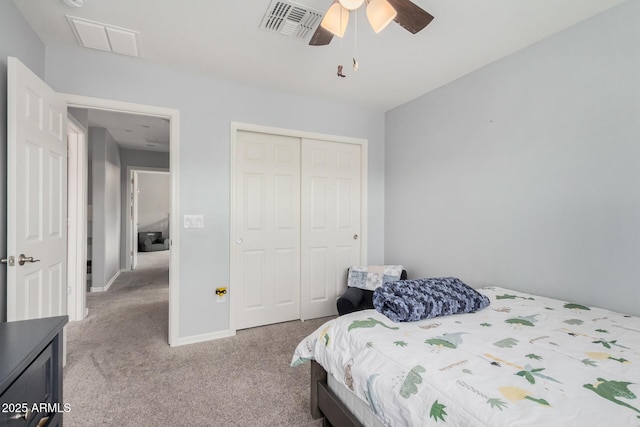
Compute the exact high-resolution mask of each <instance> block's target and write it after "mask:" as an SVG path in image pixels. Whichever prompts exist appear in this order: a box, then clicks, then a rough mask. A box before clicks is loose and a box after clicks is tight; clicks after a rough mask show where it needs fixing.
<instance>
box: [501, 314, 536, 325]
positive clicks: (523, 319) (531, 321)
mask: <svg viewBox="0 0 640 427" xmlns="http://www.w3.org/2000/svg"><path fill="white" fill-rule="evenodd" d="M537 316H538V315H537V314H533V315H531V316H520V317H512V318H511V319H507V320H505V323H510V324H512V325H523V326H534V325H535V324H536V322H537V320H536V317H537Z"/></svg>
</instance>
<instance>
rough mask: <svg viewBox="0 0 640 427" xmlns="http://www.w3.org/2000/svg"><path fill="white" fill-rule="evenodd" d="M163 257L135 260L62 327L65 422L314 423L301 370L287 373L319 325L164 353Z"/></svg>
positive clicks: (277, 328)
mask: <svg viewBox="0 0 640 427" xmlns="http://www.w3.org/2000/svg"><path fill="white" fill-rule="evenodd" d="M168 255H169V253H168V251H166V252H155V253H141V254H139V263H140V265H139V268H138V270H136V272H123V273H122V274H120V276H119V277H118V279H117V280H116V282H115V283H114V284H113V286H112V287H111V289H109V291H107V292H104V293H92V294H88V295H87V306H88V308H89V316H88V317H87V318H86V319H85V320H83V321H81V322H74V323H70V324H69V325H68V327H67V349H68V350H67V366H66V368H65V370H64V402H66V403H69V404H70V405H71V412H69V413H67V414H65V415H64V423H65V425H66V426H71V427H73V426H94V425H110V426H160V425H168V426H319V425H321V422H320V421H314V420H313V419H311V416H310V415H309V365H308V364H306V365H303V366H300V367H297V368H291V367H289V363H290V361H291V357H292V354H293V350H294V348H295V346H296V345H297V344H298V342H299V341H300V340H302V339H303V338H304V337H305V336H306V335H308V334H309V333H311V332H313V331H314V330H315V329H316V328H317V327H319V326H320V325H321V324H322V323H323V322H324V321H325V320H327V319H316V320H310V321H306V322H300V321H295V322H286V323H281V324H277V325H269V326H264V327H260V328H253V329H247V330H242V331H238V333H237V335H236V336H235V337H231V338H225V339H220V340H216V341H211V342H207V343H201V344H193V345H187V346H182V347H175V348H171V347H169V346H168V345H167V328H168V295H169V287H168V274H169V273H168V264H169V259H168Z"/></svg>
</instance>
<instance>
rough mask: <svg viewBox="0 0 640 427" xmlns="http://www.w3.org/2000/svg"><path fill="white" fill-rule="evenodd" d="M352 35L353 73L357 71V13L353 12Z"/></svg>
mask: <svg viewBox="0 0 640 427" xmlns="http://www.w3.org/2000/svg"><path fill="white" fill-rule="evenodd" d="M354 15H355V18H354V24H355V25H354V33H353V71H358V61H356V56H358V55H357V52H358V11H357V10H356V11H355V12H354Z"/></svg>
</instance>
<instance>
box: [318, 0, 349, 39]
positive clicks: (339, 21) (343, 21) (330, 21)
mask: <svg viewBox="0 0 640 427" xmlns="http://www.w3.org/2000/svg"><path fill="white" fill-rule="evenodd" d="M348 23H349V11H348V10H347V9H345V8H344V7H342V5H341V4H340V3H339V2H337V1H336V2H335V3H333V4H332V5H331V7H329V10H327V13H326V14H325V15H324V18H323V19H322V22H321V23H320V26H322V28H324V29H325V30H327V31H330V32H332V33H333V34H335V35H336V36H338V37H342V36H344V33H345V31H346V30H347V24H348Z"/></svg>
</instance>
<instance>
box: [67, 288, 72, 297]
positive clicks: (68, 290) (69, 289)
mask: <svg viewBox="0 0 640 427" xmlns="http://www.w3.org/2000/svg"><path fill="white" fill-rule="evenodd" d="M72 293H73V290H72V289H71V286H67V295H71V294H72Z"/></svg>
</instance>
